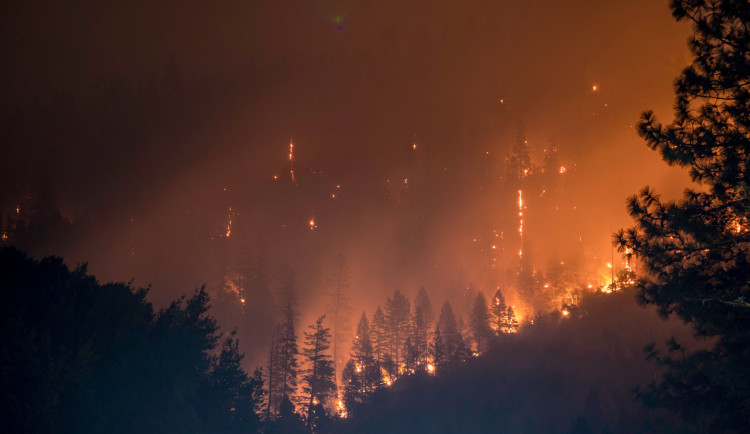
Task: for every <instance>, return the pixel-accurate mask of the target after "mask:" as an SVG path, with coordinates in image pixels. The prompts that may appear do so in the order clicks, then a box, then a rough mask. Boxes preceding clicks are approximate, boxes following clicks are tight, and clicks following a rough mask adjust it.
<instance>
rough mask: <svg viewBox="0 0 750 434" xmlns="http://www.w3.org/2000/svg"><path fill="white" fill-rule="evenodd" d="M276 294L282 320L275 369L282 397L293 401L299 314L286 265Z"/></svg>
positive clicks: (290, 273) (295, 388) (295, 291)
mask: <svg viewBox="0 0 750 434" xmlns="http://www.w3.org/2000/svg"><path fill="white" fill-rule="evenodd" d="M277 296H278V300H279V305H280V308H281V318H282V320H283V323H282V324H281V333H280V335H279V338H278V341H277V345H276V351H277V366H278V368H277V369H278V372H279V381H278V385H279V387H280V390H281V396H282V398H283V397H289V400H290V401H291V402H292V403H294V400H295V399H296V392H297V374H298V370H299V364H298V362H297V356H298V355H299V349H298V346H297V331H296V328H295V322H296V318H297V316H298V315H299V314H298V312H297V288H296V283H295V280H294V272H293V271H292V270H290V269H288V268H287V267H282V270H281V272H280V273H279V287H278V290H277ZM282 401H283V399H282Z"/></svg>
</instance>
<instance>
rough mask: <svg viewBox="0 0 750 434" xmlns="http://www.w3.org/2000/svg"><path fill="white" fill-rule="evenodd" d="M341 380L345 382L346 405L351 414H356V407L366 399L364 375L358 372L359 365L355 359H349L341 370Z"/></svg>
mask: <svg viewBox="0 0 750 434" xmlns="http://www.w3.org/2000/svg"><path fill="white" fill-rule="evenodd" d="M341 382H342V384H343V392H342V395H343V397H342V400H343V401H344V407H345V408H346V411H347V412H348V413H349V414H355V413H356V409H357V408H358V407H359V405H361V404H362V403H363V402H364V400H365V394H364V392H363V391H362V377H361V376H360V375H359V373H358V372H357V366H356V362H355V361H354V359H349V360H347V362H346V365H345V366H344V369H343V370H342V371H341Z"/></svg>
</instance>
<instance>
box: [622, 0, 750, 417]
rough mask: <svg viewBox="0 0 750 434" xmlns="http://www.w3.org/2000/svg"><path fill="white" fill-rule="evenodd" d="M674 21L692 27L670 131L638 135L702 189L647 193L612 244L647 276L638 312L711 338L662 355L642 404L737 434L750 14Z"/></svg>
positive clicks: (747, 388)
mask: <svg viewBox="0 0 750 434" xmlns="http://www.w3.org/2000/svg"><path fill="white" fill-rule="evenodd" d="M671 7H672V13H673V15H674V17H675V18H676V19H677V20H678V21H689V22H691V23H692V24H693V35H692V37H691V38H690V42H689V45H690V48H691V50H692V52H693V54H694V56H695V58H694V59H693V62H692V64H691V65H690V66H688V67H687V68H685V69H684V70H683V72H682V74H681V75H680V76H679V77H678V79H677V80H676V82H675V93H676V104H675V119H674V120H673V122H672V123H671V124H669V125H667V126H665V125H662V124H660V123H658V122H657V120H656V119H655V117H654V114H653V112H650V111H647V112H645V113H643V115H642V118H641V122H640V124H639V125H638V131H639V134H640V135H641V136H642V137H643V138H644V139H645V140H646V142H647V144H648V146H649V147H650V148H651V149H654V150H659V152H660V153H661V155H662V158H663V159H664V160H665V161H666V162H667V164H669V165H679V166H682V167H687V168H689V169H690V176H691V178H692V180H693V181H694V182H697V183H698V184H700V185H701V186H700V187H699V188H691V189H688V190H686V191H685V194H684V196H683V198H682V199H681V200H679V201H663V200H662V199H661V198H660V197H659V196H658V195H657V194H656V193H655V192H654V191H653V190H652V189H651V188H649V187H646V188H644V189H643V190H642V191H641V192H640V194H638V195H637V196H633V197H632V198H631V199H630V200H629V203H628V211H629V213H630V215H631V216H632V217H633V218H634V220H635V221H636V225H635V227H633V228H631V229H628V230H627V231H620V232H619V233H618V234H617V235H616V241H617V242H618V243H619V245H620V248H621V249H622V250H625V249H626V248H627V249H630V250H632V251H633V252H634V253H635V254H636V255H637V256H638V257H639V259H640V260H641V261H642V262H643V265H644V267H645V269H646V271H647V277H646V278H644V279H643V280H642V281H640V282H639V300H640V301H641V302H642V303H644V304H654V305H656V306H657V307H658V308H659V313H660V314H661V315H662V316H664V317H667V316H669V315H671V314H675V315H677V316H679V317H680V318H682V319H683V320H684V321H687V322H689V323H691V324H692V325H693V326H694V328H695V331H696V333H697V335H698V336H703V337H710V338H714V340H715V341H714V342H715V344H714V345H713V347H712V348H711V349H709V350H701V351H696V352H692V353H687V354H686V353H685V349H684V348H682V347H681V346H680V345H679V344H678V343H676V342H674V341H672V342H670V343H669V348H668V350H667V353H668V354H666V355H665V354H664V353H663V352H662V351H657V350H654V348H653V346H652V347H651V348H650V357H652V358H654V359H656V360H657V361H658V362H659V363H660V364H663V365H664V366H665V367H666V368H667V372H666V375H665V376H664V377H663V379H662V380H661V381H659V382H658V383H655V384H652V385H651V386H650V388H649V389H648V390H647V391H646V392H645V393H644V396H645V397H646V398H647V399H648V400H649V402H653V403H655V404H656V405H659V406H663V407H666V408H669V409H672V410H674V411H677V412H679V413H680V414H681V415H682V417H683V418H685V420H687V421H689V422H691V423H693V424H695V425H696V426H697V427H698V429H699V430H700V431H706V432H709V431H710V432H741V431H744V430H746V429H747V426H748V425H749V424H750V350H749V349H750V301H749V300H750V231H749V230H748V218H749V217H750V196H749V195H748V191H749V189H750V187H749V186H750V170H749V169H748V166H749V165H750V164H749V163H750V132H749V131H750V3H748V2H747V1H746V0H711V1H707V0H703V1H699V0H674V1H673V2H672V4H671Z"/></svg>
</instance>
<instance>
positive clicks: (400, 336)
mask: <svg viewBox="0 0 750 434" xmlns="http://www.w3.org/2000/svg"><path fill="white" fill-rule="evenodd" d="M410 312H411V306H410V305H409V299H408V298H406V297H405V296H403V295H402V294H401V291H399V290H396V291H394V292H393V298H391V297H388V299H387V300H386V303H385V318H386V324H387V337H388V349H389V354H390V355H391V357H392V359H393V362H394V363H395V370H394V373H395V375H396V377H398V372H399V369H400V364H401V362H402V354H401V350H402V349H403V345H404V342H405V341H406V338H407V337H408V336H409V322H410V321H409V314H410Z"/></svg>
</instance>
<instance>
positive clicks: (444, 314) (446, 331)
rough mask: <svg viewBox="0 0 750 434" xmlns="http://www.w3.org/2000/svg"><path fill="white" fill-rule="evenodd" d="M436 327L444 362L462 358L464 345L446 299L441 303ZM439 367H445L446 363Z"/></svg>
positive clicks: (452, 362) (454, 361)
mask: <svg viewBox="0 0 750 434" xmlns="http://www.w3.org/2000/svg"><path fill="white" fill-rule="evenodd" d="M437 329H438V330H439V331H440V337H441V341H442V347H443V353H444V362H446V363H448V364H450V365H453V364H455V363H456V362H458V361H461V360H463V359H464V358H465V355H466V346H465V345H464V339H463V336H461V333H460V332H459V331H458V325H457V324H456V317H455V316H454V315H453V309H452V308H451V305H450V303H449V302H448V301H447V300H446V301H445V303H443V307H442V308H441V310H440V318H439V319H438V324H437ZM436 338H437V331H436ZM439 367H442V368H445V367H446V365H445V364H444V365H443V366H439Z"/></svg>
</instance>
